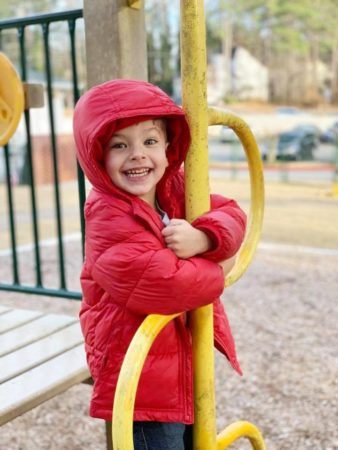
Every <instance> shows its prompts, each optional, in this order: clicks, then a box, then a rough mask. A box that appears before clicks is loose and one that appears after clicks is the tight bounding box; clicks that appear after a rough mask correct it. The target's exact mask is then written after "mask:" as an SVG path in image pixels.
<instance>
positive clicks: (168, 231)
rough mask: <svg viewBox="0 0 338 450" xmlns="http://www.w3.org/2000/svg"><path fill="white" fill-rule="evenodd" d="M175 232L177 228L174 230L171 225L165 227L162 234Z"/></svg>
mask: <svg viewBox="0 0 338 450" xmlns="http://www.w3.org/2000/svg"><path fill="white" fill-rule="evenodd" d="M174 233H175V230H173V229H172V228H170V227H169V226H168V227H166V228H163V230H162V236H171V235H173V234H174Z"/></svg>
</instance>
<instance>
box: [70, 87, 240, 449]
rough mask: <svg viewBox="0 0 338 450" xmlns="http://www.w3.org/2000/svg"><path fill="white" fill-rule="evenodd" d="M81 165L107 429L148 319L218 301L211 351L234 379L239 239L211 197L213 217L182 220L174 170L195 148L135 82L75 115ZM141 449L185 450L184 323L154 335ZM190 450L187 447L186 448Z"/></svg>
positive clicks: (139, 423)
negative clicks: (229, 313) (231, 316)
mask: <svg viewBox="0 0 338 450" xmlns="http://www.w3.org/2000/svg"><path fill="white" fill-rule="evenodd" d="M74 136H75V141H76V146H77V156H78V159H79V162H80V164H81V166H82V169H83V170H84V172H85V174H86V176H87V177H88V179H89V181H90V182H91V183H92V186H93V189H92V191H91V193H90V194H89V197H88V199H87V201H86V206H85V217H86V248H85V255H86V257H85V262H84V266H83V270H82V274H81V284H82V290H83V301H82V308H81V312H80V320H81V326H82V330H83V334H84V337H85V349H86V353H87V361H88V365H89V368H90V371H91V374H92V377H93V380H94V387H93V395H92V400H91V407H90V414H91V415H92V416H93V417H98V418H102V419H105V420H111V408H112V405H113V398H114V392H115V388H116V383H117V379H118V375H119V371H120V367H121V364H122V362H123V359H124V356H125V353H126V351H127V349H128V346H129V344H130V341H131V339H132V337H133V335H134V334H135V332H136V330H137V329H138V327H139V326H140V324H141V323H142V322H143V320H144V318H145V317H146V316H147V315H148V314H154V313H156V314H173V313H177V312H185V311H190V310H192V309H195V308H198V307H200V306H203V305H206V304H209V303H211V302H213V305H214V333H215V345H216V347H217V348H218V349H219V350H220V351H221V352H223V353H224V354H225V355H226V356H227V358H228V359H229V361H230V363H231V365H232V366H233V367H234V368H235V370H237V371H238V372H239V373H241V371H240V367H239V364H238V362H237V358H236V352H235V347H234V342H233V338H232V335H231V331H230V328H229V325H228V321H227V318H226V315H225V312H224V309H223V306H222V304H221V302H220V300H219V298H218V297H219V296H220V295H221V293H222V291H223V286H224V275H225V274H226V273H228V271H229V270H230V269H231V267H232V266H233V264H234V255H235V254H236V252H237V251H238V249H239V247H240V245H241V242H242V240H243V237H244V231H245V215H244V213H243V212H242V211H241V210H240V208H239V207H238V205H237V204H236V202H234V201H233V200H229V199H225V198H223V197H221V196H217V195H213V196H211V211H210V212H208V213H206V214H204V215H202V216H201V217H199V218H197V219H196V220H195V221H194V222H193V223H192V224H189V223H188V222H186V221H185V220H184V216H185V211H184V185H183V174H182V172H180V167H181V165H182V163H183V161H184V159H185V156H186V153H187V151H188V147H189V143H190V133H189V127H188V124H187V121H186V118H185V115H184V113H183V111H182V109H181V108H179V107H178V106H176V105H175V104H174V103H173V102H172V100H171V99H170V98H169V97H168V96H167V95H166V94H165V93H164V92H162V91H161V90H160V89H159V88H157V87H155V86H153V85H151V84H149V83H146V82H142V81H134V80H113V81H109V82H106V83H103V84H102V85H99V86H96V87H94V88H92V89H91V90H90V91H88V92H87V93H86V94H85V95H83V96H82V97H81V99H80V100H79V102H78V103H77V106H76V109H75V114H74ZM134 420H135V422H134V445H135V449H136V450H140V449H143V448H146V449H149V450H152V449H153V450H155V449H156V450H160V449H166V450H169V449H174V450H183V449H184V448H186V449H187V448H191V443H188V442H187V440H186V437H184V433H185V426H186V425H191V424H192V423H193V421H194V412H193V383H192V350H191V335H190V331H189V328H188V327H187V325H186V321H185V317H184V315H183V314H182V315H181V316H180V317H178V318H177V319H175V320H173V321H171V322H170V323H169V324H168V325H167V326H166V327H165V328H164V329H163V330H162V332H161V333H160V334H159V336H158V337H157V339H156V340H155V342H154V345H153V346H152V348H151V350H150V352H149V354H148V357H147V359H146V362H145V365H144V368H143V371H142V375H141V378H140V382H139V385H138V391H137V396H136V403H135V412H134ZM184 441H185V443H184Z"/></svg>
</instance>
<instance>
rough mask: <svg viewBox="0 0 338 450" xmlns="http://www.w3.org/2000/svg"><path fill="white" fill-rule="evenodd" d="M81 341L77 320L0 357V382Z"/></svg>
mask: <svg viewBox="0 0 338 450" xmlns="http://www.w3.org/2000/svg"><path fill="white" fill-rule="evenodd" d="M82 342H83V337H82V333H81V329H80V324H79V323H78V322H76V323H73V324H70V325H69V326H67V327H66V328H64V329H62V330H60V331H57V332H55V333H53V334H51V335H49V336H47V337H45V338H43V339H41V340H39V341H36V342H34V343H33V344H30V345H27V346H26V347H23V348H20V349H19V350H16V351H15V352H13V353H8V354H7V355H5V356H2V357H1V358H0V383H3V382H4V381H6V380H9V379H10V378H14V377H15V376H17V375H20V374H22V373H23V372H26V371H27V370H29V369H32V368H33V367H36V366H38V365H40V364H42V363H43V362H45V361H47V360H49V359H51V358H53V357H55V356H57V355H59V354H61V353H63V352H66V351H68V350H70V349H71V348H73V347H75V346H76V345H79V344H81V343H82Z"/></svg>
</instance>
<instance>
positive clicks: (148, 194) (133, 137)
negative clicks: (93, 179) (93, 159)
mask: <svg viewBox="0 0 338 450" xmlns="http://www.w3.org/2000/svg"><path fill="white" fill-rule="evenodd" d="M167 146H168V143H167V137H166V131H165V124H164V122H163V121H162V120H160V119H155V120H147V121H145V122H140V123H137V124H136V125H131V126H130V127H127V128H123V129H122V130H118V131H117V132H116V133H115V134H114V135H113V136H112V138H111V139H110V141H109V143H108V145H107V148H106V150H105V160H104V162H105V168H106V170H107V173H108V175H109V176H110V178H111V180H112V181H113V183H114V184H115V186H117V187H119V188H120V189H123V190H124V191H126V192H129V193H130V194H133V195H136V196H137V197H140V198H142V199H143V200H145V201H146V202H147V203H149V204H150V205H151V206H153V207H155V192H156V185H157V183H158V182H159V181H160V179H161V178H162V176H163V174H164V172H165V169H166V167H167V166H168V160H167V156H166V149H167Z"/></svg>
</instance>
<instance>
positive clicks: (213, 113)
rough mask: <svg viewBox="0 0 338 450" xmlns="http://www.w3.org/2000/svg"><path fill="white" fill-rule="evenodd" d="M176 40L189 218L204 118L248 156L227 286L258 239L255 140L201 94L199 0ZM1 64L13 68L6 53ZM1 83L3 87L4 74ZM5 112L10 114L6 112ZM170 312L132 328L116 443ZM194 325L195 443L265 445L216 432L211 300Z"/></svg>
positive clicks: (202, 164)
mask: <svg viewBox="0 0 338 450" xmlns="http://www.w3.org/2000/svg"><path fill="white" fill-rule="evenodd" d="M129 3H130V6H131V7H133V8H136V9H137V8H141V4H140V2H129ZM181 45H182V84H183V89H182V90H183V107H184V109H185V111H186V112H187V115H188V120H189V123H190V127H191V131H192V144H191V148H190V151H189V155H188V158H187V161H186V164H185V167H186V186H187V192H186V204H187V219H188V220H190V221H191V220H193V219H194V218H195V217H197V216H198V215H200V214H202V213H204V212H205V211H207V210H208V209H209V188H208V173H207V167H208V154H207V127H208V125H216V124H226V125H228V126H229V127H230V128H232V129H233V130H234V131H235V132H236V134H237V135H238V137H239V138H240V140H241V142H242V144H243V147H244V149H245V151H246V154H247V159H248V163H249V169H250V177H251V198H252V200H251V213H250V218H249V229H248V233H247V236H246V239H245V242H244V244H243V246H242V249H241V252H240V255H239V258H238V261H237V263H236V266H235V268H234V269H233V271H232V273H231V274H230V275H229V277H228V278H227V280H226V286H230V285H231V284H233V283H234V282H235V281H236V280H237V279H238V278H239V277H240V276H241V275H242V274H243V273H244V272H245V270H246V268H247V267H248V265H249V264H250V262H251V259H252V257H253V254H254V252H255V249H256V246H257V243H258V240H259V234H260V229H261V224H262V217H263V202H264V188H263V175H262V164H261V160H260V155H259V151H258V149H257V146H256V144H255V140H254V138H253V136H252V133H251V132H250V130H249V128H248V126H247V125H246V124H245V122H243V121H242V120H241V119H239V118H237V117H235V116H232V115H229V114H225V113H223V112H221V111H217V110H214V109H208V108H207V104H206V100H205V99H206V83H205V70H206V52H205V24H204V13H203V2H202V1H198V2H196V1H181ZM3 61H6V59H3ZM2 63H3V64H5V65H6V66H8V67H11V66H9V62H8V60H7V61H6V62H2ZM10 70H11V69H10ZM13 80H14V81H13ZM6 83H7V82H6ZM11 83H13V86H14V87H13V91H12V88H11V92H17V95H16V96H14V97H13V99H8V98H7V97H6V96H5V95H1V97H2V100H3V101H2V102H1V105H0V106H1V115H0V117H2V124H4V126H3V127H2V128H1V135H0V138H1V139H2V140H1V145H5V144H6V143H7V141H8V140H9V138H10V137H11V135H12V134H13V133H14V131H15V129H16V126H17V124H18V121H19V119H20V116H21V114H22V111H23V108H24V99H23V90H22V89H20V85H21V83H20V80H19V79H18V77H16V76H15V75H12V79H11ZM1 86H3V81H2V80H1V84H0V87H1ZM5 86H7V84H5ZM15 89H16V91H15ZM1 92H2V91H0V94H1ZM4 92H5V91H4ZM6 92H8V90H6ZM9 117H10V119H8V118H9ZM196 174H198V179H199V184H198V185H197V184H196V181H194V178H195V175H196ZM197 199H198V201H197ZM176 316H177V315H173V316H154V315H152V316H149V317H148V318H147V319H146V320H145V322H144V323H143V324H142V326H141V327H140V329H139V331H138V332H137V334H136V335H135V338H134V340H133V342H132V344H131V346H130V348H129V351H128V353H127V356H126V358H125V361H124V364H123V367H122V370H121V374H120V379H119V384H118V389H117V393H116V396H115V405H114V417H113V439H114V449H117V450H122V449H123V450H131V449H132V448H133V443H132V417H133V403H134V398H135V393H136V389H137V381H138V377H139V375H140V373H141V370H142V366H143V362H144V360H145V358H146V355H147V352H148V350H149V348H150V346H151V344H152V342H153V340H154V339H155V338H156V336H157V334H158V333H159V332H160V330H161V329H162V328H163V327H164V326H165V325H166V324H167V323H168V322H169V321H170V320H172V319H173V318H174V317H176ZM192 324H193V325H192V332H193V347H194V360H195V370H194V372H195V409H196V422H195V425H194V448H195V449H205V450H208V449H210V450H212V449H216V448H217V449H219V450H221V449H225V448H227V447H228V446H229V445H231V444H232V443H233V442H234V441H235V440H237V439H239V438H240V437H246V438H248V439H249V440H250V442H251V444H252V446H253V448H254V449H256V450H263V449H265V445H264V442H263V438H262V436H261V434H260V432H259V431H258V429H257V428H256V427H255V426H254V425H252V424H250V423H248V422H237V423H235V424H232V425H230V426H229V427H227V428H226V430H224V431H223V432H222V433H221V434H220V435H219V436H218V437H217V438H216V425H215V399H214V389H213V385H214V370H213V367H214V361H213V350H212V347H213V344H212V342H213V335H212V306H207V307H204V308H200V309H199V310H197V311H194V312H193V313H192Z"/></svg>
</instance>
